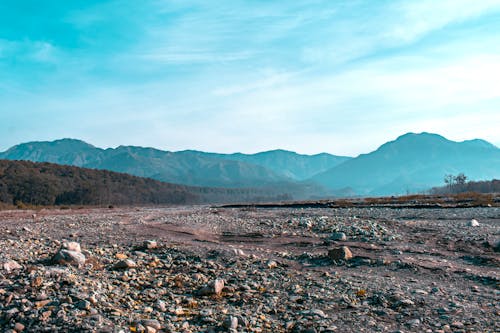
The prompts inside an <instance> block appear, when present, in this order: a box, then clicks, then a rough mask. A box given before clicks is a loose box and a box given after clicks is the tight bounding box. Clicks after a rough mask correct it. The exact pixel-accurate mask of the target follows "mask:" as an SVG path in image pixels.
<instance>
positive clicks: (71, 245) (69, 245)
mask: <svg viewBox="0 0 500 333" xmlns="http://www.w3.org/2000/svg"><path fill="white" fill-rule="evenodd" d="M61 248H62V249H64V250H68V251H74V252H82V248H81V247H80V244H79V243H77V242H63V243H62V246H61Z"/></svg>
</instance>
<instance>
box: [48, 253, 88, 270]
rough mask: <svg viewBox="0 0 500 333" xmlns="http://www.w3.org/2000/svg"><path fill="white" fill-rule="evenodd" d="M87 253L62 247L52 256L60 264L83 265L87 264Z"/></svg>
mask: <svg viewBox="0 0 500 333" xmlns="http://www.w3.org/2000/svg"><path fill="white" fill-rule="evenodd" d="M85 260H86V258H85V255H83V254H82V253H80V252H76V251H71V250H65V249H61V250H59V252H57V253H56V254H55V256H54V257H53V258H52V261H53V262H54V263H56V264H60V265H71V266H78V267H81V266H83V265H85Z"/></svg>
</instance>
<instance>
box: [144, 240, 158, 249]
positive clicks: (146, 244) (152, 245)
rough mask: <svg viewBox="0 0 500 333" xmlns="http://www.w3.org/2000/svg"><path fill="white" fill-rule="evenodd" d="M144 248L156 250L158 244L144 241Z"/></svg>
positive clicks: (152, 241)
mask: <svg viewBox="0 0 500 333" xmlns="http://www.w3.org/2000/svg"><path fill="white" fill-rule="evenodd" d="M144 248H145V249H149V250H152V249H156V248H158V242H157V241H155V240H147V241H144Z"/></svg>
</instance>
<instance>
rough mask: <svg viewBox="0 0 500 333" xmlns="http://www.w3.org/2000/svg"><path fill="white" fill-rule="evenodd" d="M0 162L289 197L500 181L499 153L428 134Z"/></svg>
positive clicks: (43, 145)
mask: <svg viewBox="0 0 500 333" xmlns="http://www.w3.org/2000/svg"><path fill="white" fill-rule="evenodd" d="M0 159H8V160H29V161H34V162H51V163H57V164H63V165H73V166H79V167H85V168H92V169H104V170H110V171H117V172H122V173H129V174H132V175H135V176H140V177H148V178H153V179H156V180H160V181H165V182H170V183H177V184H183V185H191V186H202V187H225V188H266V187H267V188H269V189H271V188H272V189H273V191H276V190H281V192H287V193H289V194H291V195H292V196H293V197H294V198H297V199H302V198H308V197H311V196H316V197H322V196H328V195H335V194H336V195H392V194H402V193H407V192H417V191H423V190H427V189H429V188H430V187H432V186H437V185H441V184H442V182H443V177H444V175H445V174H457V173H460V172H463V173H465V174H466V175H467V176H468V177H469V179H473V180H482V179H492V178H500V149H498V148H497V147H496V146H494V145H492V144H491V143H488V142H486V141H484V140H480V139H475V140H468V141H463V142H455V141H450V140H447V139H446V138H444V137H442V136H440V135H437V134H431V133H425V132H424V133H420V134H415V133H407V134H405V135H402V136H400V137H398V138H397V139H396V140H394V141H390V142H387V143H385V144H383V145H382V146H380V147H379V148H378V149H377V150H375V151H373V152H371V153H368V154H362V155H359V156H357V157H355V158H352V157H347V156H336V155H331V154H327V153H322V154H317V155H301V154H297V153H295V152H291V151H285V150H272V151H266V152H261V153H257V154H241V153H235V154H217V153H206V152H201V151H194V150H186V151H178V152H170V151H162V150H158V149H154V148H143V147H135V146H119V147H117V148H108V149H101V148H98V147H95V146H92V145H90V144H88V143H86V142H83V141H80V140H75V139H62V140H56V141H51V142H29V143H23V144H19V145H17V146H14V147H12V148H10V149H8V150H7V151H5V152H2V153H0Z"/></svg>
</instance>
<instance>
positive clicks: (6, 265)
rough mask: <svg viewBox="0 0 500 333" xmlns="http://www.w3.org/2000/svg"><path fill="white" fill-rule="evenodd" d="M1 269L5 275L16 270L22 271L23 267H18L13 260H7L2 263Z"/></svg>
mask: <svg viewBox="0 0 500 333" xmlns="http://www.w3.org/2000/svg"><path fill="white" fill-rule="evenodd" d="M2 268H3V269H4V270H6V271H7V273H10V272H12V271H14V270H17V269H22V268H23V266H21V265H19V263H18V262H17V261H15V260H8V261H6V262H4V263H2Z"/></svg>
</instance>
